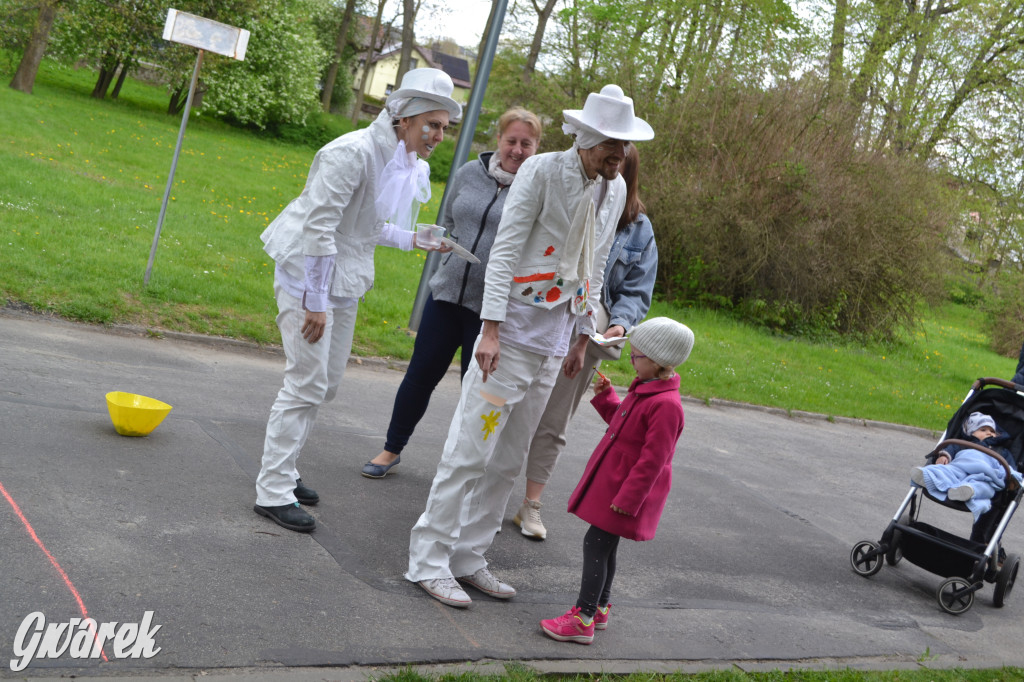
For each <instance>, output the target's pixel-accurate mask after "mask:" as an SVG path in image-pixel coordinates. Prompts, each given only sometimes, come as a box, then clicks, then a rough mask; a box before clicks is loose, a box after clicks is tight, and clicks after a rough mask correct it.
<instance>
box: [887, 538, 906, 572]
mask: <svg viewBox="0 0 1024 682" xmlns="http://www.w3.org/2000/svg"><path fill="white" fill-rule="evenodd" d="M902 559H903V533H901V532H899V531H898V530H894V531H893V532H892V540H890V541H889V551H888V552H886V553H885V563H887V564H889V565H890V566H895V565H896V564H898V563H899V562H900V561H901V560H902Z"/></svg>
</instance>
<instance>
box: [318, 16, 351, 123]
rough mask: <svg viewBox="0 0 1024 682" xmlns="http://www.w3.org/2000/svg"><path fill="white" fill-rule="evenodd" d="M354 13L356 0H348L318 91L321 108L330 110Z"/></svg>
mask: <svg viewBox="0 0 1024 682" xmlns="http://www.w3.org/2000/svg"><path fill="white" fill-rule="evenodd" d="M355 13H356V0H348V2H347V3H346V4H345V15H344V16H343V17H342V18H341V28H339V29H338V39H337V40H336V41H335V43H334V59H332V60H331V65H330V66H329V67H328V68H327V77H326V78H325V79H324V89H323V91H322V92H321V93H320V106H322V107H323V110H324V111H326V112H330V110H331V98H332V97H333V96H334V82H335V81H336V80H337V79H338V68H339V67H340V66H341V58H342V57H343V56H344V54H343V53H344V52H345V46H346V45H348V33H349V29H350V27H351V26H352V17H353V16H354V15H355Z"/></svg>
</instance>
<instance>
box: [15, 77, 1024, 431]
mask: <svg viewBox="0 0 1024 682" xmlns="http://www.w3.org/2000/svg"><path fill="white" fill-rule="evenodd" d="M2 63H4V62H3V61H2V60H0V64H2ZM6 77H7V78H8V79H9V78H10V74H7V75H6ZM94 78H95V74H94V73H93V72H91V71H88V70H84V69H83V70H75V69H72V68H68V67H60V66H57V65H55V64H53V63H52V62H49V61H44V63H43V67H42V69H41V71H40V75H39V78H38V79H37V82H36V86H35V90H34V94H32V95H25V94H23V93H20V92H17V91H14V90H11V89H10V88H0V120H2V121H3V129H4V135H3V137H2V138H0V168H3V169H4V170H3V172H0V263H2V267H0V294H2V295H3V296H4V297H5V298H6V299H7V300H8V301H11V302H18V303H20V304H28V305H30V306H32V307H33V308H35V309H37V310H40V311H45V312H51V313H55V314H59V315H62V316H64V317H67V318H71V319H76V320H82V321H86V322H93V323H101V324H115V323H130V324H137V325H143V326H146V327H149V328H152V329H154V330H177V331H190V332H197V333H203V334H212V335H221V336H230V337H237V338H242V339H248V340H252V341H255V342H257V343H277V342H278V341H279V338H280V337H279V335H278V331H277V328H276V326H275V324H274V316H275V313H276V306H275V305H274V302H273V296H272V284H273V271H274V264H273V263H272V262H271V260H270V259H269V258H268V257H267V256H266V255H265V254H264V252H263V250H262V248H261V246H262V245H261V242H260V240H259V235H260V233H261V232H262V231H263V229H264V228H265V227H266V225H267V224H268V223H269V222H270V221H271V220H272V219H273V218H274V216H276V215H277V213H278V212H280V210H281V209H282V208H283V207H284V206H285V204H287V202H289V201H290V200H291V199H293V198H294V197H295V196H297V195H298V193H299V191H300V190H301V188H302V186H303V184H304V182H305V177H306V172H307V170H308V168H309V163H310V161H311V160H312V158H313V154H314V150H312V149H309V148H306V147H301V146H292V145H285V144H282V143H279V142H276V141H273V140H267V139H264V138H261V137H258V136H256V135H253V134H251V133H248V132H246V131H242V130H238V129H235V128H231V127H229V126H226V125H224V124H222V123H219V122H217V121H214V120H211V119H209V118H207V117H204V116H202V115H201V113H200V114H199V115H197V114H196V113H195V112H193V116H192V120H190V122H189V125H188V128H187V130H186V133H185V139H184V145H183V149H182V153H181V157H180V160H179V162H178V166H177V171H176V174H175V178H174V184H173V187H172V199H171V201H170V204H169V206H168V210H167V216H166V219H165V222H164V225H163V229H162V233H161V238H160V244H159V248H158V251H157V255H156V261H155V264H154V267H153V274H152V279H151V281H150V283H149V286H147V287H144V286H143V284H142V280H143V274H144V272H145V268H146V263H147V260H148V258H149V251H150V246H151V244H152V240H153V235H154V232H155V228H156V223H157V218H158V215H159V211H160V204H161V200H162V198H163V193H164V188H165V185H166V182H167V175H168V171H169V169H170V164H171V160H172V156H173V151H174V146H175V142H176V139H177V134H178V129H179V126H180V123H181V119H180V117H174V116H168V115H167V114H166V113H164V112H165V109H166V104H167V94H166V93H165V92H164V91H163V89H161V88H157V87H153V86H150V85H146V84H143V83H139V82H136V81H132V80H129V81H128V82H127V83H126V84H125V87H124V89H123V91H122V93H121V96H120V98H119V100H117V101H109V100H108V101H97V100H94V99H92V98H90V97H89V93H90V92H91V90H92V86H93V83H94ZM443 190H444V188H443V186H441V185H436V184H435V186H434V196H433V198H432V200H431V202H430V203H429V204H428V205H427V206H426V207H425V209H424V211H423V212H422V213H421V219H423V220H427V221H429V220H433V218H434V215H435V214H436V212H437V208H438V205H439V203H440V199H441V196H442V193H443ZM654 222H655V229H657V219H656V217H655V221H654ZM423 262H424V254H423V252H419V251H414V252H410V253H403V252H400V251H397V250H395V249H388V248H380V249H378V250H377V255H376V266H377V276H376V285H375V288H374V289H373V290H371V291H370V292H369V293H368V294H367V296H366V298H365V301H364V302H363V303H362V304H361V306H360V310H359V322H358V325H357V329H356V338H355V348H354V352H355V353H356V354H358V355H374V356H388V357H393V358H398V359H407V358H408V357H409V355H410V354H411V351H412V343H413V339H412V337H411V336H410V335H409V334H408V333H407V330H406V326H407V324H408V320H409V315H410V313H411V308H412V302H413V297H414V294H415V292H416V288H417V285H418V283H419V278H420V273H421V271H422V265H423ZM652 315H668V316H670V317H674V318H676V319H679V320H681V321H683V322H685V323H686V324H688V325H689V326H690V327H692V328H693V330H694V332H695V334H696V338H697V341H696V345H695V348H694V351H693V354H692V355H691V358H690V360H689V362H687V363H686V364H685V365H684V366H683V367H682V369H681V375H682V385H683V392H684V393H686V394H688V395H692V396H696V397H698V398H701V399H705V400H710V399H712V398H719V399H726V400H734V401H741V402H750V403H756V404H762V405H770V406H775V407H780V408H783V409H787V410H806V411H812V412H820V413H824V414H826V415H834V416H845V417H854V418H862V419H874V420H883V421H889V422H896V423H903V424H910V425H915V426H921V427H925V428H929V429H933V430H941V429H942V428H943V427H944V425H945V422H946V420H947V419H948V417H949V415H950V414H951V411H952V410H953V409H954V408H955V406H956V405H957V404H958V403H959V401H960V400H961V399H962V398H963V396H964V395H965V394H966V392H967V389H968V387H969V385H970V383H971V381H973V379H975V378H977V377H979V376H998V377H1005V378H1009V377H1010V376H1012V374H1013V372H1014V368H1015V364H1016V363H1015V360H1013V359H1008V358H1004V357H1000V356H998V355H996V354H995V353H993V352H992V351H991V350H989V348H988V339H987V337H986V335H985V334H984V333H983V332H982V331H980V330H982V329H984V323H985V320H984V316H983V314H982V313H981V312H980V311H978V310H975V309H972V308H968V307H965V306H955V305H953V304H947V305H944V306H941V307H938V308H931V309H923V310H922V311H921V324H920V325H919V327H918V329H917V330H916V331H915V332H913V333H912V334H908V335H907V336H906V338H904V339H902V340H901V341H900V342H899V343H896V344H892V345H889V346H869V347H865V346H863V345H860V344H856V343H852V342H851V343H814V342H809V341H804V340H800V339H789V338H783V337H779V336H774V335H771V334H768V333H766V332H764V331H762V330H759V329H756V328H753V327H750V326H748V325H744V324H740V323H738V322H736V321H734V320H733V319H731V318H730V317H728V316H726V315H723V314H720V313H716V312H713V311H707V310H701V309H694V308H688V307H676V306H671V305H669V304H666V303H664V302H658V303H656V304H655V306H654V308H653V310H652ZM605 369H607V370H608V371H607V372H606V373H607V374H609V375H610V376H611V378H612V379H613V381H615V382H616V383H617V384H626V383H628V381H629V379H630V377H631V376H632V369H631V368H630V367H629V363H628V361H627V360H619V361H618V362H616V363H612V364H606V365H605Z"/></svg>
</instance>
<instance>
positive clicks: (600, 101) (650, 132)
mask: <svg viewBox="0 0 1024 682" xmlns="http://www.w3.org/2000/svg"><path fill="white" fill-rule="evenodd" d="M562 115H563V116H565V120H566V121H567V122H568V123H570V124H572V125H574V126H577V127H580V128H584V129H587V130H591V131H593V132H595V133H598V134H601V135H604V136H605V137H606V138H610V139H613V140H651V139H653V138H654V129H653V128H651V126H650V125H649V124H648V123H647V121H645V120H643V119H642V118H637V117H636V116H634V115H633V100H632V99H631V98H629V97H626V95H625V93H623V92H622V88H620V87H619V86H618V85H606V86H604V87H603V88H601V92H600V93H597V92H592V93H590V94H589V95H587V101H586V102H584V103H583V108H582V109H566V110H564V111H563V112H562Z"/></svg>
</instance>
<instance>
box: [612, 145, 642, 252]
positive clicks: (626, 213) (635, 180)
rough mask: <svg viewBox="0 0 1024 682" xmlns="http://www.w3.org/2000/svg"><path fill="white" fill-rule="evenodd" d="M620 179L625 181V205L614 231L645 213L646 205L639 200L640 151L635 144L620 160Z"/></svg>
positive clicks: (630, 146)
mask: <svg viewBox="0 0 1024 682" xmlns="http://www.w3.org/2000/svg"><path fill="white" fill-rule="evenodd" d="M621 173H622V179H623V180H625V181H626V207H625V208H623V209H622V215H621V216H620V217H619V224H618V225H617V226H616V228H615V231H616V232H618V231H620V230H624V229H625V228H626V226H627V225H629V224H631V223H635V222H636V219H637V218H639V217H640V214H641V213H647V207H646V206H644V202H642V201H640V152H638V151H637V150H636V145H635V144H631V145H629V148H628V149H627V150H626V158H625V159H624V160H623V161H622V171H621Z"/></svg>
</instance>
